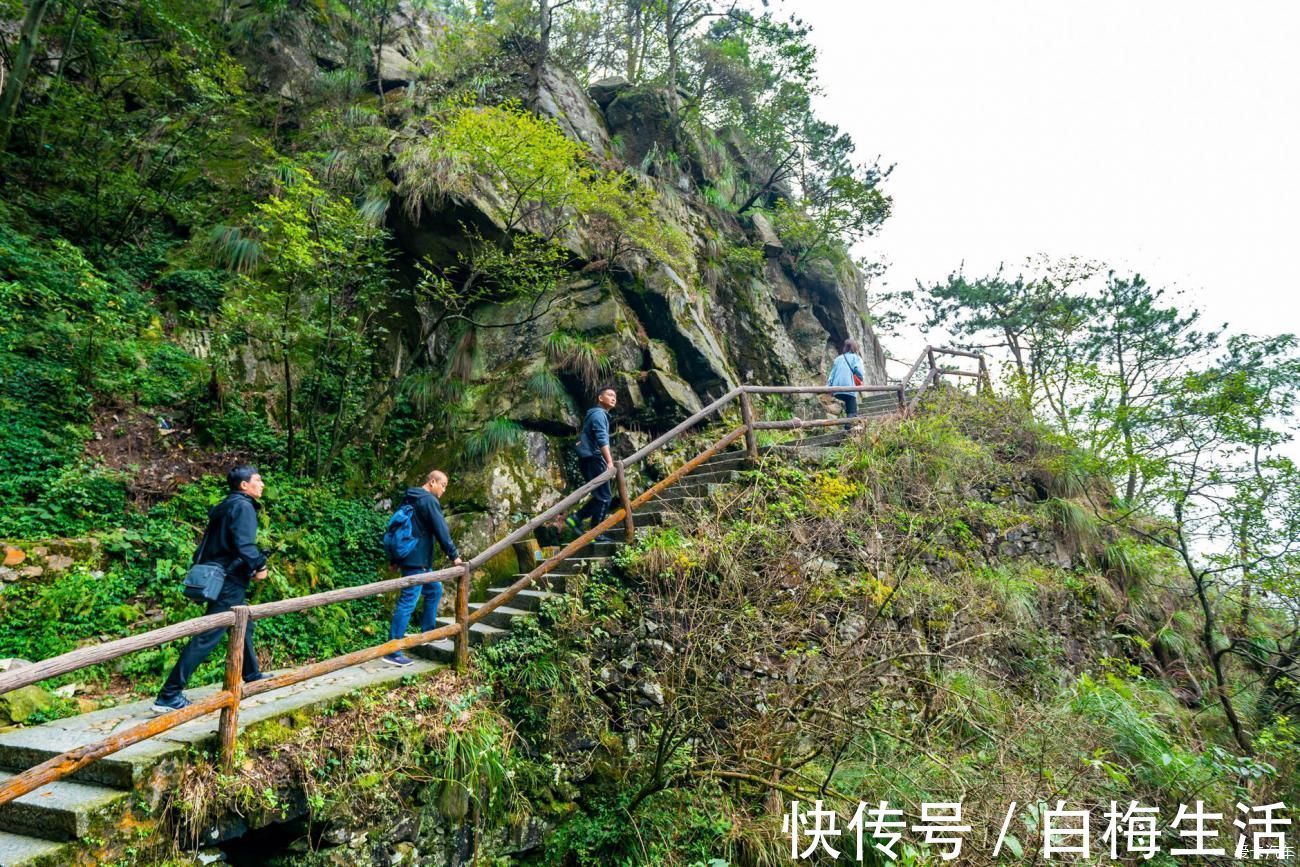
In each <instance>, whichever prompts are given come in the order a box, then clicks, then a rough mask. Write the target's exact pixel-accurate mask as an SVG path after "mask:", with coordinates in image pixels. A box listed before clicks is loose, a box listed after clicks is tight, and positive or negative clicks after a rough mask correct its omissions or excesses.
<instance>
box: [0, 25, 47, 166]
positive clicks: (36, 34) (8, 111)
mask: <svg viewBox="0 0 1300 867" xmlns="http://www.w3.org/2000/svg"><path fill="white" fill-rule="evenodd" d="M52 4H53V0H32V2H31V3H30V4H29V5H28V7H27V14H26V16H24V17H23V24H22V29H21V30H20V31H19V35H18V50H17V52H16V53H15V54H14V60H13V66H12V68H11V69H10V70H9V75H8V76H7V77H6V78H5V81H4V88H3V89H0V151H3V150H4V149H5V146H6V145H7V144H8V143H9V129H10V127H11V125H12V124H13V118H14V114H15V113H16V112H17V111H18V100H20V99H21V98H22V95H23V87H24V86H25V85H26V84H27V73H28V72H29V71H30V70H31V67H32V56H33V55H34V54H35V53H36V43H37V41H38V40H39V39H40V31H41V19H43V18H44V17H45V13H46V11H48V10H49V8H50V6H51V5H52Z"/></svg>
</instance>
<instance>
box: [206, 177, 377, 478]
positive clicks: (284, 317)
mask: <svg viewBox="0 0 1300 867" xmlns="http://www.w3.org/2000/svg"><path fill="white" fill-rule="evenodd" d="M383 239H384V233H383V232H382V230H380V229H377V228H376V227H375V226H373V225H372V224H371V222H370V221H369V220H367V219H366V218H365V215H363V214H362V213H360V212H359V211H358V210H357V208H356V206H355V205H353V204H352V203H351V202H350V201H348V200H346V199H342V198H340V197H338V196H335V195H332V194H331V193H329V192H328V191H327V190H325V189H324V188H323V187H322V186H321V185H320V183H319V181H318V180H317V179H316V178H315V177H314V176H313V175H312V174H311V172H310V171H308V170H307V169H304V168H302V167H301V166H297V165H294V164H292V163H285V164H283V165H282V166H281V170H280V172H279V175H278V178H277V181H276V183H275V184H274V185H273V187H272V189H271V191H270V194H269V195H268V196H267V198H266V199H265V200H264V201H262V202H259V203H258V204H257V205H256V206H255V207H254V211H253V213H252V214H251V215H250V218H249V220H248V223H247V226H246V227H245V228H242V229H238V228H230V227H219V228H218V229H217V230H215V231H214V234H213V241H214V243H215V245H216V249H217V252H218V253H219V255H221V256H222V257H223V259H224V261H225V263H226V264H227V265H228V266H229V267H231V268H232V269H234V270H237V271H240V272H242V273H243V274H244V279H243V280H242V281H241V283H240V284H239V285H238V286H237V287H236V288H235V289H234V290H233V291H231V292H230V294H229V295H228V297H227V301H226V304H225V308H224V310H223V318H224V320H225V322H226V334H225V340H226V341H227V342H228V343H230V344H238V343H243V342H248V343H251V344H252V346H253V349H254V352H255V353H256V352H257V351H259V350H265V349H269V350H270V351H271V352H273V354H274V357H275V359H276V361H277V363H278V365H279V374H280V383H279V385H280V388H281V389H282V396H281V397H282V399H281V419H282V421H283V424H284V427H285V432H286V438H287V454H286V460H287V464H288V469H289V470H290V471H294V470H306V471H307V472H310V473H312V474H314V475H321V474H323V473H327V472H329V471H330V470H331V469H332V468H333V467H334V465H335V463H336V462H337V460H338V458H339V456H340V454H341V453H342V450H343V448H344V447H345V446H346V445H347V444H348V443H349V442H350V441H351V439H352V437H353V436H354V435H355V434H356V433H357V432H358V430H359V429H360V428H361V427H363V426H365V425H366V424H367V423H368V416H369V413H367V412H364V411H363V407H364V401H365V398H366V397H367V396H368V394H369V393H370V391H371V389H372V387H373V384H374V377H375V375H376V371H375V369H374V362H375V359H376V352H377V348H378V346H377V344H378V342H379V340H380V339H381V338H382V337H383V335H384V334H385V333H386V326H385V325H384V322H383V317H382V315H381V314H382V311H383V309H384V306H383V302H384V301H385V300H387V298H388V296H389V295H390V294H391V293H392V287H391V285H390V278H389V275H388V269H387V254H386V252H385V251H384V247H383ZM304 435H305V440H306V442H305V443H303V444H301V445H300V439H301V438H303V437H304Z"/></svg>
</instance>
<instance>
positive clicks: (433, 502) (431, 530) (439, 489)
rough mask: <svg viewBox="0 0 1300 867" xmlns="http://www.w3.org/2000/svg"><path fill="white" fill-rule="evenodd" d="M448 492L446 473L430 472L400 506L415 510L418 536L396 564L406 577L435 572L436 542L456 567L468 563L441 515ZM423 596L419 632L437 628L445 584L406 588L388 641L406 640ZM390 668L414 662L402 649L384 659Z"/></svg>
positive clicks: (390, 628) (396, 610) (416, 533)
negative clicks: (417, 604) (434, 547)
mask: <svg viewBox="0 0 1300 867" xmlns="http://www.w3.org/2000/svg"><path fill="white" fill-rule="evenodd" d="M446 490H447V474H446V473H444V472H443V471H442V470H430V471H429V474H428V475H427V476H425V478H424V484H423V485H421V486H420V487H418V488H407V489H406V496H405V497H403V498H402V502H401V504H400V505H399V506H398V508H401V506H405V505H406V504H408V503H409V504H410V505H411V506H412V507H413V512H414V513H413V514H412V516H411V529H412V530H413V531H414V533H415V547H414V548H412V549H411V552H410V553H409V554H407V555H406V556H405V557H403V558H402V559H401V560H400V561H398V562H397V563H396V564H394V565H396V566H397V568H398V569H400V570H401V571H402V574H403V575H418V574H420V573H421V572H432V571H433V543H434V540H437V542H438V546H439V547H441V548H442V550H443V552H444V553H445V554H446V555H447V557H448V558H450V559H451V561H452V562H453V563H455V564H456V565H457V566H459V565H461V564H462V563H464V562H465V561H463V560H461V559H460V554H458V553H457V552H456V545H455V544H454V543H453V542H452V541H451V531H450V530H448V529H447V519H446V518H444V517H443V515H442V503H441V502H439V500H438V498H439V497H441V496H442V495H443V494H444V493H445V492H446ZM421 596H423V597H424V611H423V612H422V613H421V614H420V631H421V632H428V631H429V630H431V629H434V628H436V627H437V625H438V603H440V602H442V582H441V581H434V582H432V583H430V584H417V585H416V586H414V587H407V588H405V589H403V590H402V591H401V594H400V595H399V596H398V597H397V605H396V607H395V608H394V609H393V621H392V623H390V624H389V627H388V638H389V640H390V641H391V640H392V639H394V638H403V637H405V636H406V628H407V627H408V626H410V624H411V615H412V614H413V613H415V604H416V603H417V602H419V601H420V597H421ZM383 660H384V662H387V663H389V664H390V665H398V666H407V665H410V664H411V663H412V662H413V661H414V660H412V659H411V658H410V657H409V656H407V655H406V654H405V653H402V652H401V651H400V650H399V651H397V652H396V653H390V654H388V655H387V656H385V657H383Z"/></svg>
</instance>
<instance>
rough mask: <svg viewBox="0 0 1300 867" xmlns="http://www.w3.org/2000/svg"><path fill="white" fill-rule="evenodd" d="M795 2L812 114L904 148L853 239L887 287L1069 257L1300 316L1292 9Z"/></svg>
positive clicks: (890, 158)
mask: <svg viewBox="0 0 1300 867" xmlns="http://www.w3.org/2000/svg"><path fill="white" fill-rule="evenodd" d="M786 8H787V9H790V10H793V11H796V12H797V13H798V14H799V15H801V16H802V17H803V18H804V19H805V21H806V22H807V23H809V24H811V25H812V26H813V28H814V30H813V34H812V40H813V42H814V44H815V45H816V46H817V48H818V52H819V69H820V73H821V80H822V82H823V84H824V87H825V89H826V91H827V93H826V96H825V97H824V99H823V100H822V101H821V105H820V107H819V112H820V113H821V114H822V115H823V116H824V117H826V119H828V120H830V121H832V122H834V123H837V124H839V126H840V127H841V128H843V129H845V130H847V131H848V132H850V133H851V134H852V136H853V138H854V141H856V142H857V144H858V156H859V157H860V158H863V159H868V160H869V159H870V158H872V157H874V156H875V155H876V154H877V153H879V154H880V155H881V158H882V161H883V162H884V163H886V164H888V163H895V164H897V168H896V169H895V170H894V174H893V176H892V177H891V179H890V180H889V183H888V189H889V192H890V193H891V194H892V195H893V197H894V214H893V216H892V217H891V218H890V219H889V220H888V221H887V222H886V223H885V226H884V228H883V230H882V231H881V233H880V234H879V236H878V237H877V238H875V239H872V240H870V241H868V242H865V243H864V244H863V245H862V248H861V250H860V252H861V253H863V254H865V255H869V256H871V257H873V258H877V259H879V258H881V257H883V258H884V259H885V260H886V261H888V262H889V263H890V267H889V271H888V273H887V275H886V277H885V280H884V282H885V284H886V285H887V287H890V288H908V287H911V286H912V285H914V283H915V281H916V280H917V279H921V280H923V281H933V280H938V279H941V278H942V277H943V276H944V275H946V274H947V273H948V272H949V271H951V270H953V269H955V268H957V267H958V266H959V265H960V264H961V263H962V262H963V261H964V262H965V263H966V272H967V273H968V274H979V273H984V272H986V271H991V270H993V269H994V268H996V267H997V265H998V263H999V262H1003V261H1005V262H1007V263H1008V264H1018V263H1020V262H1023V261H1024V260H1025V259H1026V258H1027V257H1029V256H1033V255H1037V254H1042V253H1045V254H1048V255H1051V256H1071V255H1078V256H1083V257H1088V258H1094V259H1099V260H1102V261H1105V262H1108V263H1111V264H1113V265H1115V266H1118V267H1120V268H1123V269H1129V270H1138V271H1140V272H1141V273H1143V274H1144V275H1145V276H1146V277H1147V279H1148V281H1150V282H1151V283H1153V284H1155V285H1176V286H1178V287H1180V288H1183V289H1186V290H1187V291H1188V294H1189V296H1190V297H1192V298H1194V299H1195V300H1196V301H1197V302H1198V303H1200V304H1201V305H1202V306H1203V307H1204V308H1205V309H1206V311H1207V314H1208V316H1209V318H1210V319H1211V320H1212V321H1217V322H1223V321H1227V322H1228V323H1229V325H1230V327H1231V328H1232V329H1233V330H1236V331H1249V332H1252V333H1276V332H1281V331H1300V279H1297V276H1296V275H1297V268H1298V265H1300V262H1298V261H1297V259H1298V258H1300V257H1298V256H1297V253H1300V244H1298V243H1297V239H1300V169H1298V168H1297V162H1296V161H1297V160H1298V159H1300V3H1295V2H1284V0H1277V2H1252V0H1245V2H1242V0H1238V2H1232V3H1228V2H1220V3H1212V2H1200V0H1182V2H1169V0H1140V2H1134V0H1125V2H1112V0H1104V2H1103V0H1086V2H1082V0H1079V2H1072V3H1065V2H1054V0H1033V2H1029V0H1024V2H1013V0H944V2H939V0H798V2H794V3H790V4H788V5H787V6H786ZM917 339H918V340H919V336H918V338H917ZM889 348H890V349H891V350H892V351H893V352H894V353H896V354H898V355H900V356H901V355H906V354H909V353H910V352H913V351H915V350H913V349H912V348H910V347H901V346H900V347H894V346H890V347H889Z"/></svg>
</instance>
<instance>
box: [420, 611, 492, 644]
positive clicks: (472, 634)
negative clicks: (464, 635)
mask: <svg viewBox="0 0 1300 867" xmlns="http://www.w3.org/2000/svg"><path fill="white" fill-rule="evenodd" d="M455 622H456V618H455V617H439V618H438V625H439V626H450V625H451V624H453V623H455ZM509 634H510V630H508V629H501V628H499V627H496V626H488V625H487V624H486V623H475V624H472V625H471V626H470V628H469V643H470V644H491V643H492V642H494V641H500V640H501V639H503V638H505V637H506V636H507V635H509Z"/></svg>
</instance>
